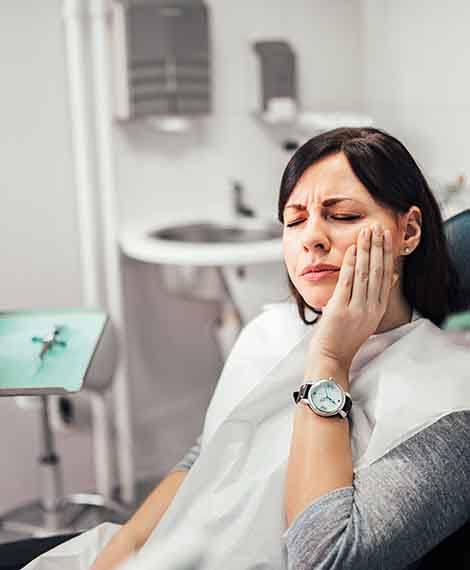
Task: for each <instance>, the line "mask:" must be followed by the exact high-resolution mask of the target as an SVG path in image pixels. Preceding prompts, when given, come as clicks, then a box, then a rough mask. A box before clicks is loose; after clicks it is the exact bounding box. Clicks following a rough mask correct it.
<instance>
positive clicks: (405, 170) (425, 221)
mask: <svg viewBox="0 0 470 570" xmlns="http://www.w3.org/2000/svg"><path fill="white" fill-rule="evenodd" d="M339 152H342V153H344V155H345V156H346V158H347V160H348V162H349V164H350V166H351V169H352V171H353V172H354V174H355V175H356V177H357V178H358V179H359V181H360V182H361V183H362V184H363V185H364V186H365V187H366V188H367V190H368V192H369V194H370V195H371V196H372V197H373V198H374V200H375V201H376V202H377V203H379V204H380V205H382V206H383V207H384V208H387V209H389V210H391V211H392V212H395V213H397V214H398V213H405V212H407V211H408V210H409V208H410V207H411V206H413V205H415V206H418V207H419V209H420V210H421V214H422V226H421V241H420V243H419V246H418V247H417V248H416V249H415V250H414V251H413V252H412V253H411V254H410V255H407V256H406V257H405V260H404V264H403V277H402V283H403V294H404V296H405V298H406V300H407V302H408V303H409V305H410V306H411V307H412V308H415V309H417V310H418V311H419V312H420V313H421V315H422V316H423V317H425V318H428V319H430V320H431V321H432V322H433V323H434V324H436V325H437V326H440V325H441V324H442V322H443V321H444V319H445V318H446V317H447V316H448V315H449V314H451V313H453V312H458V311H460V310H462V309H464V308H465V303H464V300H463V294H462V290H461V287H460V283H459V276H458V273H457V271H456V269H455V267H454V265H453V262H452V259H451V257H450V254H449V250H448V246H447V240H446V237H445V233H444V226H443V219H442V215H441V210H440V207H439V204H438V202H437V200H436V198H435V196H434V194H433V193H432V191H431V189H430V188H429V185H428V183H427V182H426V180H425V178H424V176H423V174H422V172H421V170H420V169H419V167H418V165H417V164H416V162H415V161H414V159H413V157H412V156H411V155H410V153H409V152H408V151H407V149H406V148H405V147H404V145H403V144H402V143H401V142H400V141H398V140H397V139H396V138H394V137H392V136H391V135H389V134H388V133H386V132H384V131H382V130H379V129H375V128H372V127H364V128H338V129H334V130H332V131H328V132H326V133H323V134H321V135H318V136H316V137H313V138H311V139H310V140H308V141H307V142H306V143H305V144H303V145H302V146H301V147H300V148H299V149H298V150H297V151H296V152H295V153H294V155H293V156H292V157H291V159H290V160H289V162H288V164H287V166H286V168H285V170H284V174H283V175H282V180H281V188H280V193H279V203H278V217H279V221H280V222H281V223H284V207H285V205H286V203H287V200H288V199H289V196H290V195H291V193H292V191H293V190H294V188H295V186H296V184H297V182H298V181H299V179H300V177H301V176H302V174H303V173H304V172H305V170H306V169H307V168H309V167H310V166H312V165H313V164H315V163H316V162H318V161H319V160H320V159H322V158H324V157H326V156H329V155H332V154H336V153H339ZM287 278H288V280H289V287H290V290H291V291H292V293H293V295H294V297H295V300H296V302H297V307H298V310H299V315H300V317H301V319H302V320H303V321H304V323H306V324H312V323H313V322H314V321H308V320H307V319H306V316H305V309H306V307H309V308H310V309H312V310H313V311H314V312H315V313H316V314H321V310H319V309H315V308H314V307H310V306H309V305H307V304H306V302H305V301H304V299H303V298H302V296H301V295H300V293H299V292H298V291H297V289H296V288H295V286H294V284H293V283H292V281H291V280H290V278H289V276H287Z"/></svg>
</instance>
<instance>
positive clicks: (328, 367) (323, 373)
mask: <svg viewBox="0 0 470 570" xmlns="http://www.w3.org/2000/svg"><path fill="white" fill-rule="evenodd" d="M330 376H332V377H333V378H334V379H335V381H336V383H337V384H339V385H340V386H341V388H343V390H347V389H348V388H349V366H348V365H345V364H342V363H341V362H339V361H338V360H336V359H333V358H330V357H326V356H323V355H319V356H317V357H315V356H313V357H312V358H311V359H309V362H308V364H307V366H306V367H305V374H304V379H305V380H307V381H312V380H316V379H318V378H328V377H330Z"/></svg>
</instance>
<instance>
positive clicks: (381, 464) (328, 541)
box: [284, 410, 470, 570]
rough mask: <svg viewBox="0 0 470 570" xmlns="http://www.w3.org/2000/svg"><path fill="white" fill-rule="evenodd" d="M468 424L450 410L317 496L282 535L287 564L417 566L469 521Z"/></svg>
mask: <svg viewBox="0 0 470 570" xmlns="http://www.w3.org/2000/svg"><path fill="white" fill-rule="evenodd" d="M469 428H470V411H467V410H465V411H460V412H453V413H450V414H448V415H446V416H444V417H442V418H440V419H439V420H437V421H436V422H434V423H433V424H432V425H430V426H429V427H427V428H426V429H424V430H422V431H420V432H418V433H417V434H415V435H414V436H412V437H411V438H409V439H408V440H407V441H405V442H403V443H402V444H400V445H398V446H397V447H395V448H394V449H392V450H391V451H389V452H388V453H387V454H386V455H384V456H383V457H381V458H380V459H379V460H378V461H376V462H374V463H373V464H372V465H370V466H369V467H366V468H364V469H362V470H360V471H358V472H357V473H356V474H355V477H354V479H353V484H352V486H348V487H342V488H339V489H335V490H333V491H330V492H329V493H327V494H325V495H322V496H321V497H319V498H318V499H316V500H315V501H314V502H313V503H312V504H310V505H309V506H308V507H307V508H306V509H305V510H304V511H302V512H301V513H300V514H299V515H298V516H297V517H296V518H295V519H294V521H293V522H292V524H291V526H290V527H289V528H288V529H287V531H286V532H285V533H284V540H285V543H286V547H287V552H288V567H289V569H294V568H295V570H313V569H315V570H326V569H328V570H330V569H335V570H339V569H341V570H349V569H351V570H352V569H354V570H362V569H364V570H366V569H367V570H374V569H377V570H378V569H380V570H387V569H390V570H392V569H393V570H396V569H400V568H413V567H415V564H417V562H418V561H419V559H420V558H422V557H423V556H424V555H425V554H426V553H427V552H429V551H430V550H432V549H433V548H434V547H435V546H437V544H439V543H440V542H442V541H443V540H444V539H445V538H446V537H448V536H449V535H451V534H452V533H453V532H455V531H456V530H458V529H459V528H460V527H462V526H463V525H464V524H465V522H466V521H467V520H468V519H470V429H469ZM464 490H465V492H463V491H464Z"/></svg>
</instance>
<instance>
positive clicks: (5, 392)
mask: <svg viewBox="0 0 470 570" xmlns="http://www.w3.org/2000/svg"><path fill="white" fill-rule="evenodd" d="M116 358H117V349H116V342H115V335H114V332H113V328H112V324H111V322H110V319H109V318H108V316H107V315H106V314H105V313H103V312H101V311H95V310H89V309H74V310H63V311H11V312H3V313H2V312H0V396H15V397H17V396H21V397H35V398H36V399H37V400H38V404H39V412H40V414H39V416H40V425H39V428H40V446H41V449H40V455H39V459H38V463H39V465H38V470H39V481H40V489H41V493H40V495H41V496H40V499H39V500H38V501H34V502H32V503H28V504H26V505H23V506H20V507H18V508H15V509H14V510H12V511H10V512H8V513H5V514H0V531H3V532H6V533H14V534H16V535H19V536H21V535H25V536H28V537H46V536H50V535H57V534H62V535H64V534H67V533H73V532H77V531H81V530H86V529H87V528H90V527H91V526H94V525H96V524H97V523H99V522H103V520H114V521H115V522H125V521H126V520H127V519H128V518H129V516H130V514H131V513H130V511H129V510H128V509H127V508H126V507H125V506H123V505H121V504H120V503H119V502H117V501H115V500H113V498H112V485H111V481H112V478H111V473H110V469H111V450H110V447H111V446H110V437H109V426H108V422H107V418H108V411H107V405H106V402H107V399H106V395H107V391H108V389H109V388H110V386H111V384H112V380H113V374H114V369H115V365H116ZM82 390H83V392H84V393H85V394H86V395H87V396H88V398H89V401H90V407H91V410H92V414H91V417H92V420H93V421H92V424H93V425H92V428H93V430H94V433H93V435H94V443H95V469H96V484H97V487H98V490H99V491H100V492H97V493H76V494H73V495H69V496H64V494H63V480H62V472H61V465H60V458H59V455H58V453H57V449H56V445H55V441H54V431H53V429H52V427H51V422H50V398H51V397H63V398H65V397H66V398H67V400H70V402H72V403H73V394H74V393H76V392H79V391H82ZM100 456H101V457H105V458H106V459H105V460H104V461H102V462H101V464H100V465H96V458H97V457H100ZM90 510H92V511H93V514H94V515H95V519H96V516H100V514H101V516H100V519H99V520H98V521H96V520H95V519H94V520H93V521H92V523H91V524H90V522H89V521H88V522H86V515H88V517H89V515H90V512H89V511H90ZM0 567H1V563H0Z"/></svg>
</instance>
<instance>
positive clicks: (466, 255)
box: [414, 210, 470, 570]
mask: <svg viewBox="0 0 470 570" xmlns="http://www.w3.org/2000/svg"><path fill="white" fill-rule="evenodd" d="M444 229H445V233H446V236H447V241H448V244H449V250H450V254H451V257H452V260H453V262H454V264H455V267H456V269H457V271H458V274H459V277H460V281H461V285H462V289H463V293H464V299H465V302H466V305H467V306H466V308H464V309H463V311H465V310H466V311H467V312H462V313H459V314H457V315H454V316H452V315H451V316H450V317H449V318H448V319H447V320H446V321H445V322H444V323H443V326H442V328H443V329H446V330H451V331H455V332H459V333H460V334H461V335H462V336H464V335H465V338H466V341H467V342H466V344H467V345H468V346H469V350H470V313H469V312H468V310H469V309H470V210H463V211H462V212H459V213H458V214H456V215H454V216H452V217H451V218H449V219H447V220H445V222H444ZM469 374H470V372H469ZM462 492H464V490H463V489H462ZM451 560H452V568H456V569H458V570H460V569H463V568H470V513H469V514H468V522H467V523H466V524H465V525H464V526H462V527H461V528H460V529H458V530H457V531H456V532H454V533H453V534H451V535H450V536H448V537H447V538H446V539H445V540H443V541H442V542H441V543H440V544H438V545H437V546H436V547H434V548H433V549H432V550H431V551H430V552H428V553H427V554H426V555H425V556H424V557H423V558H421V559H420V560H419V562H418V563H416V564H417V565H416V566H415V567H414V569H416V570H441V569H442V568H445V567H446V566H448V565H449V564H450V561H451Z"/></svg>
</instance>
